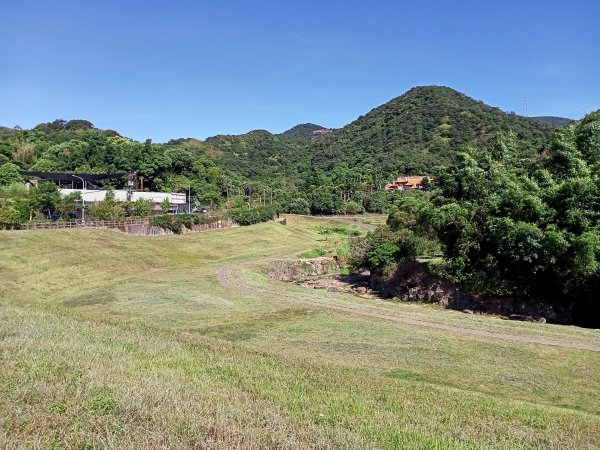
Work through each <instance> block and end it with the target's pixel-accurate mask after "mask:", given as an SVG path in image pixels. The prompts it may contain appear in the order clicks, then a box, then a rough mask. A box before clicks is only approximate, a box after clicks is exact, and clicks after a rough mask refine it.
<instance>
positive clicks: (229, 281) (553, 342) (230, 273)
mask: <svg viewBox="0 0 600 450" xmlns="http://www.w3.org/2000/svg"><path fill="white" fill-rule="evenodd" d="M323 219H328V220H336V221H338V222H342V223H346V224H350V225H356V226H359V227H363V228H366V229H368V230H374V229H375V228H377V227H376V226H375V225H371V224H368V223H364V222H359V221H356V220H352V217H348V216H324V217H323ZM274 259H277V257H272V258H266V259H264V260H261V261H255V262H253V263H238V264H229V265H226V266H222V267H221V268H219V271H218V273H217V278H218V280H219V282H220V283H221V284H222V285H223V286H226V287H228V288H229V289H232V290H234V291H237V292H242V293H244V294H250V295H255V296H259V297H263V298H267V299H273V300H275V301H282V302H294V303H297V304H302V305H308V306H316V307H318V308H325V309H329V310H334V311H338V312H341V313H346V314H351V315H355V316H361V317H371V318H375V319H381V320H387V321H391V322H396V323H401V324H404V325H412V326H416V327H423V328H429V329H434V330H442V331H450V332H453V333H459V334H464V335H470V336H477V337H483V338H488V339H498V340H505V341H513V342H521V343H525V344H538V345H550V346H555V347H562V348H571V349H577V350H588V351H592V352H600V346H598V345H594V344H587V343H583V342H572V341H565V340H557V339H548V338H543V337H537V336H525V335H520V334H510V333H501V332H496V331H486V330H478V329H474V328H467V327H461V326H457V325H448V324H445V323H441V322H428V321H425V320H420V319H413V318H410V317H406V316H402V315H399V314H392V313H388V312H386V311H373V310H365V309H362V308H360V307H357V306H351V305H340V304H336V303H328V302H327V300H326V299H323V300H314V299H310V298H307V297H305V296H302V295H299V294H292V293H289V292H286V294H285V298H281V297H280V295H279V293H278V292H277V291H275V290H269V289H265V288H256V287H249V286H244V285H242V284H241V283H240V282H239V281H237V280H236V279H235V271H236V269H238V270H239V269H241V268H243V267H248V266H250V267H252V266H253V265H257V264H264V263H265V262H269V261H272V260H274Z"/></svg>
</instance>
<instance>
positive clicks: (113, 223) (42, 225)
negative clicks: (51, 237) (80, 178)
mask: <svg viewBox="0 0 600 450" xmlns="http://www.w3.org/2000/svg"><path fill="white" fill-rule="evenodd" d="M148 223H149V219H123V220H89V221H86V222H81V221H72V222H59V221H56V222H52V221H48V222H29V223H24V224H22V225H21V229H22V230H44V229H49V230H61V229H67V228H118V227H123V226H126V225H144V224H148Z"/></svg>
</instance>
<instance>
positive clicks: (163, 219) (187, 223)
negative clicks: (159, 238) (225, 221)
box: [150, 214, 221, 234]
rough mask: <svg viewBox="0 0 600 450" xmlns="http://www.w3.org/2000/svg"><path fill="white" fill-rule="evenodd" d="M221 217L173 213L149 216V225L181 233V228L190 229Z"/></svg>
mask: <svg viewBox="0 0 600 450" xmlns="http://www.w3.org/2000/svg"><path fill="white" fill-rule="evenodd" d="M219 220H221V217H208V216H200V215H198V214H175V215H162V216H152V217H150V225H152V226H155V227H160V228H162V229H163V230H170V231H172V232H173V233H175V234H181V232H182V231H183V228H184V227H185V228H187V229H192V228H193V226H194V225H204V224H209V223H214V222H218V221H219Z"/></svg>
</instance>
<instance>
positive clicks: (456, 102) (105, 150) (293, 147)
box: [0, 86, 552, 214]
mask: <svg viewBox="0 0 600 450" xmlns="http://www.w3.org/2000/svg"><path fill="white" fill-rule="evenodd" d="M316 128H318V126H317V125H314V124H303V125H298V126H296V127H294V128H292V129H290V130H288V131H286V132H284V133H282V134H279V135H273V134H272V133H270V132H268V131H264V130H255V131H251V132H249V133H246V134H243V135H235V136H232V135H219V136H215V137H211V138H208V139H206V140H205V141H201V140H198V139H194V138H178V139H173V140H171V141H169V142H167V143H166V144H156V143H153V142H152V141H151V140H150V139H148V140H146V141H145V142H136V141H134V140H131V139H128V138H126V137H123V136H121V135H119V133H117V132H116V131H113V130H101V129H97V128H95V127H94V126H93V124H92V123H91V122H89V121H86V120H79V119H78V120H69V121H65V120H55V121H53V122H49V123H43V124H39V125H38V126H36V127H34V128H33V129H31V130H21V129H12V128H6V127H4V128H0V162H1V161H2V160H4V161H10V162H11V163H13V164H16V165H17V166H18V168H21V169H32V170H39V171H66V172H83V173H100V172H109V173H113V172H118V171H132V170H135V171H137V172H138V174H139V175H140V176H142V177H144V180H145V184H144V187H145V188H147V189H151V190H159V191H179V192H184V191H187V190H188V189H189V190H190V191H191V193H192V196H193V197H194V200H195V203H198V204H199V205H204V206H207V205H210V206H214V207H216V206H220V205H223V204H224V203H226V202H227V201H230V200H232V197H236V196H239V197H241V198H240V199H238V202H239V203H246V202H248V203H250V204H254V203H263V204H264V203H265V201H266V200H265V199H266V198H267V197H268V199H269V202H278V203H279V204H280V205H281V206H282V207H283V208H284V209H285V210H286V211H289V212H306V211H310V212H313V213H329V214H331V213H344V212H346V211H349V212H360V211H361V210H363V209H365V208H366V209H368V210H372V211H373V212H381V211H380V210H381V208H379V207H377V208H372V205H373V204H375V203H377V202H378V199H373V200H372V199H371V196H372V194H373V193H375V192H377V191H379V190H380V189H381V188H382V186H383V185H384V184H385V183H386V182H388V181H391V180H393V179H395V178H396V177H397V176H400V175H404V174H410V173H417V174H424V173H427V174H435V173H436V172H437V170H438V168H439V167H440V166H448V165H452V164H454V163H455V162H456V161H455V156H456V153H457V151H458V150H459V149H460V148H461V147H462V146H463V145H465V144H468V143H486V142H489V141H490V140H491V139H492V138H493V137H494V136H495V134H496V133H498V132H504V133H506V132H509V131H510V132H513V133H514V134H515V135H516V139H517V141H518V143H519V148H520V149H521V151H522V152H523V153H524V154H526V155H528V156H531V155H532V154H533V153H534V150H536V149H539V148H540V147H541V146H543V145H545V143H546V142H547V141H548V140H549V138H550V136H551V130H552V127H551V126H548V125H544V124H541V123H539V122H536V121H534V120H532V119H526V118H523V117H520V116H516V115H510V114H506V113H503V112H502V111H500V110H499V109H497V108H492V107H490V106H487V105H485V104H483V103H482V102H477V101H475V100H473V99H471V98H469V97H467V96H466V95H463V94H460V93H458V92H456V91H454V90H452V89H450V88H445V87H437V86H429V87H419V88H414V89H411V90H410V91H408V92H407V93H405V94H404V95H402V96H400V97H398V98H396V99H393V100H392V101H390V102H388V103H386V104H385V105H382V106H380V107H378V108H375V109H374V110H373V111H371V112H369V113H368V114H366V115H365V116H364V117H361V118H359V119H357V120H356V121H354V122H352V123H351V124H349V125H347V126H346V127H344V128H342V129H340V130H334V131H333V132H331V133H327V134H326V135H324V136H322V137H320V138H319V139H314V140H311V139H308V138H307V136H309V134H310V133H311V132H312V131H314V130H315V129H316ZM12 179H13V178H12V177H11V178H8V177H7V180H12ZM0 183H2V181H1V180H0ZM123 183H124V180H123V181H120V182H119V183H117V185H116V186H117V187H119V186H122V185H123ZM0 187H1V186H0ZM379 203H380V202H379Z"/></svg>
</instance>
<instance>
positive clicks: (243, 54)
mask: <svg viewBox="0 0 600 450" xmlns="http://www.w3.org/2000/svg"><path fill="white" fill-rule="evenodd" d="M599 5H600V2H596V1H593V0H585V1H581V0H571V1H564V0H562V1H555V0H551V1H545V2H541V1H512V0H509V1H502V2H500V1H498V2H487V1H481V0H480V1H459V2H449V1H437V2H426V1H424V2H418V1H413V2H403V1H376V0H372V1H370V2H366V1H364V0H363V1H353V0H350V1H330V2H327V1H319V2H315V1H303V2H286V1H261V0H253V1H221V2H219V1H214V0H213V1H210V2H209V1H179V0H178V1H166V0H165V1H152V0H144V1H127V0H123V1H114V0H103V1H100V0H98V1H81V0H79V1H76V2H75V1H70V0H65V1H56V2H50V1H28V0H22V1H8V0H2V4H1V6H2V8H1V9H0V10H1V11H2V20H1V23H0V124H2V125H5V126H15V125H20V126H22V127H24V128H30V127H32V126H34V125H36V124H37V123H40V122H48V121H52V120H54V119H56V118H63V119H67V120H68V119H75V118H80V119H87V120H90V121H91V122H93V123H94V124H95V125H96V126H97V127H100V128H111V129H115V130H117V131H119V132H120V133H122V134H124V135H126V136H129V137H131V138H134V139H138V140H143V139H146V138H151V139H153V140H154V141H155V142H164V141H166V140H168V139H171V138H177V137H198V138H206V137H208V136H212V135H216V134H238V133H243V132H247V131H250V130H252V129H257V128H262V129H267V130H269V131H272V132H281V131H284V130H286V129H287V128H290V127H292V126H293V125H296V124H298V123H304V122H314V123H318V124H321V125H324V126H330V127H341V126H343V125H345V124H347V123H349V122H351V121H352V120H354V119H356V118H357V117H358V116H359V115H361V114H365V113H367V112H368V111H369V110H371V109H372V108H374V107H376V106H378V105H380V104H382V103H384V102H386V101H388V100H390V99H391V98H393V97H396V96H398V95H400V94H402V93H403V92H405V91H406V90H408V89H409V88H411V87H413V86H418V85H429V84H436V85H445V86H450V87H452V88H455V89H457V90H459V91H461V92H464V93H466V94H467V95H469V96H471V97H474V98H476V99H478V100H483V101H484V102H486V103H489V104H491V105H493V106H498V107H499V108H501V109H503V110H507V111H515V112H517V113H522V112H523V98H524V97H527V99H528V109H529V115H558V116H566V117H572V118H579V117H581V116H583V115H584V114H585V113H587V112H589V111H591V110H595V109H598V108H600V43H599V42H600V31H599V29H598V23H599V22H600V6H599Z"/></svg>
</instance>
